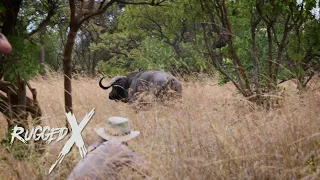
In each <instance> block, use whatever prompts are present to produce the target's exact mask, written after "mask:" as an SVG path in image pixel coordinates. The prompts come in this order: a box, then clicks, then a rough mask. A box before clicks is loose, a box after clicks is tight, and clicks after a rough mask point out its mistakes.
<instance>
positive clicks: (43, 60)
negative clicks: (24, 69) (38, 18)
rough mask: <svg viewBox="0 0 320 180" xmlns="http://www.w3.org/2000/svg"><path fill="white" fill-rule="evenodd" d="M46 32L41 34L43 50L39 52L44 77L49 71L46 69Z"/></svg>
mask: <svg viewBox="0 0 320 180" xmlns="http://www.w3.org/2000/svg"><path fill="white" fill-rule="evenodd" d="M43 35H44V32H43V31H41V32H40V44H41V48H40V52H39V61H40V65H41V68H42V75H46V74H47V70H46V67H45V63H44V62H45V59H44V58H45V57H44V37H43Z"/></svg>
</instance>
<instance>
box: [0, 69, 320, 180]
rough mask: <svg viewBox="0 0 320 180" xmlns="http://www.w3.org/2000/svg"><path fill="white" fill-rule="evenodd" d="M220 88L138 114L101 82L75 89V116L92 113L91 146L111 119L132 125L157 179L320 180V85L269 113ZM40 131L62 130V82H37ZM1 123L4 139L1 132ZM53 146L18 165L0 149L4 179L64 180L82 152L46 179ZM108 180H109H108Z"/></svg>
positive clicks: (196, 89)
mask: <svg viewBox="0 0 320 180" xmlns="http://www.w3.org/2000/svg"><path fill="white" fill-rule="evenodd" d="M214 84H215V81H214V80H213V81H206V82H203V83H199V82H198V83H197V82H193V83H183V98H182V101H181V102H177V103H176V104H174V105H159V104H154V106H153V107H151V109H149V110H148V111H137V110H136V109H134V108H132V107H130V106H128V105H127V104H123V103H117V102H114V101H110V100H109V99H108V92H109V91H110V90H108V91H104V90H102V89H100V88H99V86H98V78H95V79H90V78H79V79H77V80H74V81H73V92H72V93H73V103H74V112H75V115H76V117H77V118H78V121H79V120H80V119H82V117H83V116H84V115H85V114H86V113H88V112H89V111H90V110H91V109H92V108H95V109H96V111H95V115H94V116H93V118H92V119H91V120H90V122H89V123H88V125H87V126H86V128H85V129H84V130H83V132H82V135H83V138H84V141H85V142H86V144H87V146H88V145H90V144H92V143H94V142H95V140H96V135H95V133H94V131H93V129H94V128H97V127H101V126H103V125H104V123H105V121H106V119H107V118H108V117H110V116H123V117H127V118H129V119H130V120H131V121H132V125H133V128H134V129H136V130H140V131H141V135H140V136H138V137H137V138H136V139H134V140H132V142H130V143H129V146H130V147H132V148H133V149H134V150H135V151H136V152H138V153H140V154H141V155H142V156H143V157H144V158H145V159H146V161H147V162H148V166H149V168H150V170H151V173H152V175H151V178H152V179H319V178H320V79H319V78H316V79H314V80H313V81H312V82H311V87H310V88H309V89H308V90H307V91H306V92H303V93H300V94H299V93H298V92H297V91H296V90H295V87H294V84H293V83H292V82H288V83H287V84H284V86H285V87H286V91H285V92H284V100H283V101H282V102H281V104H282V106H281V107H280V108H277V109H271V110H269V111H265V110H263V109H261V108H259V107H257V106H256V105H254V104H252V103H250V102H248V101H247V100H246V99H244V98H243V97H242V96H241V95H239V94H237V92H236V90H235V89H234V87H233V86H232V85H231V84H227V85H224V86H217V85H214ZM31 85H32V86H33V87H35V88H36V89H37V90H38V99H39V102H40V104H41V107H42V110H43V121H42V123H43V125H49V126H51V127H64V126H65V124H66V121H65V114H64V97H63V80H62V77H61V76H56V75H55V76H51V77H48V78H46V79H43V78H37V79H34V80H33V81H32V83H31ZM3 122H4V121H2V122H1V123H2V131H1V132H4V130H5V128H3V127H4V123H3ZM67 139H68V138H65V139H64V140H63V141H62V142H57V143H56V142H52V143H50V144H49V145H47V146H46V150H45V153H44V154H43V155H41V156H38V155H36V154H28V155H27V158H26V160H24V161H18V160H15V159H14V158H13V157H12V156H11V155H10V154H8V153H7V152H6V151H5V150H4V149H3V148H0V155H1V157H2V158H1V159H0V177H1V178H0V179H19V178H20V179H47V178H52V179H63V178H65V177H67V176H68V175H69V173H70V172H71V170H72V168H73V167H74V166H75V164H76V163H77V162H78V161H79V160H80V155H79V152H78V150H77V148H73V150H72V151H71V152H70V153H69V154H68V155H67V157H66V158H65V159H64V160H63V162H62V164H60V165H58V166H57V167H56V169H55V170H54V171H53V173H52V174H51V175H50V176H48V173H47V172H48V170H49V168H50V166H51V165H52V164H53V163H54V162H55V160H56V158H57V156H58V154H59V152H60V150H61V148H62V146H63V145H64V142H65V141H66V140H67ZM106 179H107V178H106Z"/></svg>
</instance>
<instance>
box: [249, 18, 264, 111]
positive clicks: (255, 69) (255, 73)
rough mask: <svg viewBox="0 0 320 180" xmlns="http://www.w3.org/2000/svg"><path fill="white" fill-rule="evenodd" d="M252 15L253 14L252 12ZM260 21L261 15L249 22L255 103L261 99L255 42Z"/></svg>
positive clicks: (259, 102)
mask: <svg viewBox="0 0 320 180" xmlns="http://www.w3.org/2000/svg"><path fill="white" fill-rule="evenodd" d="M252 16H254V15H253V14H252ZM260 21H261V17H259V18H258V19H256V20H254V21H253V22H252V24H251V38H252V56H253V57H252V61H253V81H254V84H255V88H256V89H255V91H256V93H257V104H258V105H260V104H261V102H262V99H261V84H260V64H259V58H258V54H257V44H256V28H257V26H258V24H259V23H260Z"/></svg>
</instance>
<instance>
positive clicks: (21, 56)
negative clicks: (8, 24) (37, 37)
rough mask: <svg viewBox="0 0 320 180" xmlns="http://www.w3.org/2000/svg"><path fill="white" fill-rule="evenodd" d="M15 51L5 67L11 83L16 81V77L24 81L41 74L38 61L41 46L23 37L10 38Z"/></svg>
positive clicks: (9, 56)
mask: <svg viewBox="0 0 320 180" xmlns="http://www.w3.org/2000/svg"><path fill="white" fill-rule="evenodd" d="M8 39H9V41H10V43H11V44H12V47H13V50H12V52H11V54H10V55H8V59H9V61H11V62H12V63H6V65H5V66H4V74H5V75H6V76H7V77H8V78H9V81H11V82H14V81H16V79H15V78H16V76H17V75H20V77H21V78H22V79H23V80H29V79H30V78H31V77H33V76H35V75H37V74H38V73H39V72H40V70H41V69H40V64H39V60H38V53H39V46H38V45H37V44H34V43H31V42H30V41H28V40H26V39H24V38H22V37H9V38H8Z"/></svg>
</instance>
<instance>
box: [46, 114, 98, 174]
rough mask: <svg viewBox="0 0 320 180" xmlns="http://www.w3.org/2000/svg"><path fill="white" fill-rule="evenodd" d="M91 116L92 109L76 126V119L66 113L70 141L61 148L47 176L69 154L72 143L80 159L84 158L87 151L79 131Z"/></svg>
mask: <svg viewBox="0 0 320 180" xmlns="http://www.w3.org/2000/svg"><path fill="white" fill-rule="evenodd" d="M93 114H94V108H93V109H92V110H91V111H90V112H89V114H86V116H85V117H84V118H83V119H82V121H81V123H80V124H79V126H78V124H77V120H76V117H75V116H74V115H73V114H71V112H69V113H67V119H68V122H69V124H70V126H71V128H72V135H71V137H70V139H69V140H68V141H67V142H66V144H65V145H64V146H63V148H62V150H61V152H60V154H59V156H58V159H57V161H56V162H55V163H54V164H53V165H52V166H51V168H50V169H49V174H50V173H51V172H52V170H53V169H54V167H55V166H56V165H57V163H58V162H59V164H60V163H61V162H62V160H63V159H64V157H65V156H66V155H67V154H68V153H69V152H70V150H71V148H72V146H73V144H74V143H76V146H77V147H78V148H79V152H80V155H81V157H82V158H84V157H85V155H86V154H87V152H88V151H87V149H86V147H85V144H84V142H83V139H82V136H81V131H82V130H83V128H84V127H85V126H86V125H87V123H88V122H89V120H90V119H91V117H92V116H93Z"/></svg>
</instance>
